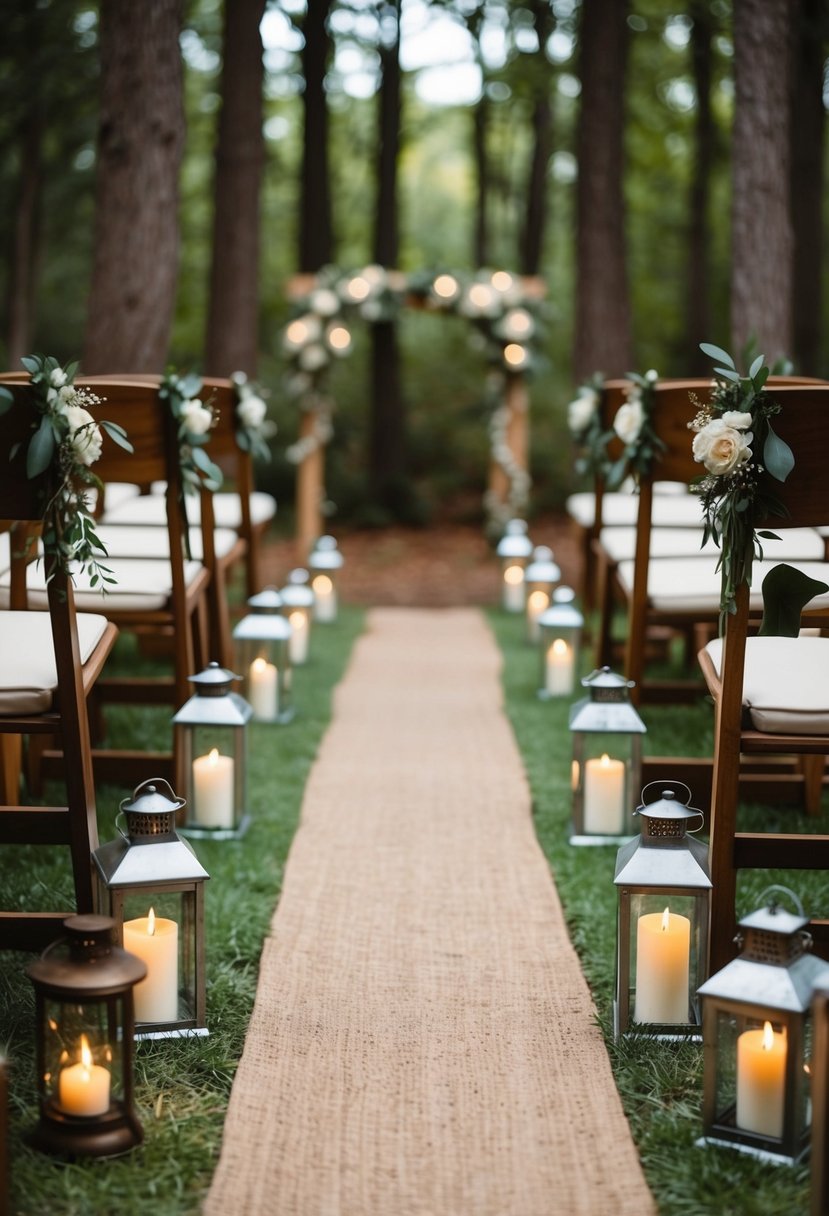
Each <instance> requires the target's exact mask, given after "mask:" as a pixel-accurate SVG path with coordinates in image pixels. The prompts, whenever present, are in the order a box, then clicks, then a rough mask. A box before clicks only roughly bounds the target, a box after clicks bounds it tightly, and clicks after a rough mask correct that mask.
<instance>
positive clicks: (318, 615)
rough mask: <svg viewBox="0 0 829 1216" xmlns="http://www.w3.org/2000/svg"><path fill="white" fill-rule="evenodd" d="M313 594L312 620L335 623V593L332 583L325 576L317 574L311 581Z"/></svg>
mask: <svg viewBox="0 0 829 1216" xmlns="http://www.w3.org/2000/svg"><path fill="white" fill-rule="evenodd" d="M311 589H312V590H313V592H314V620H315V621H323V622H327V621H336V619H337V591H336V588H335V587H334V582H333V580H332V579H330V578H329V577H328V575H327V574H317V575H316V576H315V577H314V579H313V580H312V581H311Z"/></svg>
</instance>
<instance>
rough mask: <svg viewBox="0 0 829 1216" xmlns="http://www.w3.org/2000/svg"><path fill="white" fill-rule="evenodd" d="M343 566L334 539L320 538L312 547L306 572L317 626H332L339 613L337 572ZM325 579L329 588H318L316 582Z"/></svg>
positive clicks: (328, 537) (331, 537)
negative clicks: (312, 597)
mask: <svg viewBox="0 0 829 1216" xmlns="http://www.w3.org/2000/svg"><path fill="white" fill-rule="evenodd" d="M343 564H344V558H343V555H342V553H341V552H340V550H339V549H338V548H337V541H336V538H335V537H333V536H321V537H319V539H318V540H317V543H316V544H315V545H314V547H313V549H312V550H311V553H310V554H309V557H308V572H309V574H310V577H311V591H312V592H313V596H314V608H313V615H314V620H315V621H317V622H319V624H321V625H323V624H333V623H334V622H335V621H336V619H337V614H338V611H339V591H338V587H337V584H338V582H339V577H338V576H339V572H340V570H341V569H342V567H343ZM322 578H327V579H329V580H330V582H331V586H330V588H327V587H324V586H322V585H320V586H318V585H317V583H318V580H320V579H322Z"/></svg>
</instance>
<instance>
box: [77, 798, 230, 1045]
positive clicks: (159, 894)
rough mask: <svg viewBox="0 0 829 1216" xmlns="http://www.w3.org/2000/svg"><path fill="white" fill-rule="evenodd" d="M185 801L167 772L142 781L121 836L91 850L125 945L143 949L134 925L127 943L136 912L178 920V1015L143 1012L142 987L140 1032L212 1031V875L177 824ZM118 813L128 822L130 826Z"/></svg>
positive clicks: (126, 806) (125, 807) (125, 811)
mask: <svg viewBox="0 0 829 1216" xmlns="http://www.w3.org/2000/svg"><path fill="white" fill-rule="evenodd" d="M183 806H184V799H183V798H177V797H176V795H175V794H174V793H173V790H172V789H171V787H170V786H169V784H168V783H167V782H166V781H165V780H164V779H163V778H161V777H155V778H150V779H149V780H147V781H143V782H142V783H141V785H139V786H138V787H137V788H136V789H135V790H134V791H133V794H132V797H131V798H125V799H124V800H123V801H122V802H121V803H120V806H119V809H118V814H117V815H116V817H115V826H116V827H117V828H118V832H119V835H118V838H117V839H115V840H111V841H108V842H107V843H106V844H103V845H100V846H99V847H98V848H97V849H96V850H95V852H94V853H93V854H92V858H93V861H94V862H95V867H96V869H97V871H98V886H99V904H100V906H101V907H105V908H106V909H107V911H108V914H109V915H110V916H111V917H112V919H113V920H114V921H115V926H116V931H117V934H118V944H119V945H120V946H122V947H123V946H126V948H127V949H132V950H133V951H135V950H136V934H137V929H136V928H135V926H134V925H133V932H132V934H131V935H130V936H131V940H130V941H129V942H125V937H126V934H125V929H124V925H125V924H127V926H128V927H129V926H130V922H134V921H135V918H136V915H139V916H140V917H141V918H143V917H144V916H145V915H146V912H147V910H148V909H149V908H150V907H152V908H153V909H155V908H156V907H157V908H159V909H160V911H159V916H160V917H161V918H162V919H163V920H169V919H172V920H174V921H175V923H176V925H177V926H178V928H177V934H176V937H177V948H176V962H177V967H176V994H177V995H176V1000H175V1004H176V1006H177V1012H176V1015H175V1016H174V1017H163V1018H153V1019H149V1018H144V1017H142V1013H143V1012H144V1009H143V1006H144V1005H145V1000H144V997H143V993H142V990H141V988H140V986H139V988H138V989H137V990H136V993H135V999H134V1015H135V1036H136V1038H138V1039H163V1038H167V1039H169V1038H187V1037H190V1036H206V1035H207V1034H208V1030H207V1023H206V1013H207V1000H206V981H205V970H206V950H205V940H204V883H205V882H206V881H207V879H209V877H210V875H209V874H208V872H207V870H205V868H204V866H203V865H202V864H201V862H200V861H199V859H198V857H197V856H196V854H195V852H194V850H193V847H192V845H190V843H189V842H188V841H186V840H183V839H182V838H181V836H179V834H178V832H177V831H176V826H175V819H176V813H177V812H178V811H179V810H180V809H181V808H182V807H183ZM119 820H123V821H124V822H125V824H126V827H125V828H124V827H122V826H121V824H120V823H119ZM167 913H172V915H171V916H168V915H167ZM139 940H140V939H139ZM148 953H149V954H150V956H151V952H150V951H149V950H148ZM139 957H141V956H140V955H139ZM145 961H146V960H145ZM182 1010H183V1012H182Z"/></svg>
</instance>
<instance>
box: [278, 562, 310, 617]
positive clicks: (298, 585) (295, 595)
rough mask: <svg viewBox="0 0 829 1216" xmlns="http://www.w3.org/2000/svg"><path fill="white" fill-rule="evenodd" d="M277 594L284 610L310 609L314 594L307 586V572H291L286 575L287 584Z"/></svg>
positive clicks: (298, 570)
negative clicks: (280, 598) (280, 597)
mask: <svg viewBox="0 0 829 1216" xmlns="http://www.w3.org/2000/svg"><path fill="white" fill-rule="evenodd" d="M279 594H280V595H281V596H282V604H283V607H284V608H311V607H312V606H313V603H314V593H313V591H312V590H311V588H310V587H309V586H308V571H307V570H302V569H297V570H292V571H291V573H290V574H289V575H288V582H287V583H286V584H285V586H284V587H283V588H282V590H281V591H280V593H279Z"/></svg>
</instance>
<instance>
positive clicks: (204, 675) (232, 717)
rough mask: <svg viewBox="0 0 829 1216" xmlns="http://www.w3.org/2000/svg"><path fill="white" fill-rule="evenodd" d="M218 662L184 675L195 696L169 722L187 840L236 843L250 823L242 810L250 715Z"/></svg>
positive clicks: (230, 674) (230, 676) (244, 806)
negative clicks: (181, 776) (180, 767)
mask: <svg viewBox="0 0 829 1216" xmlns="http://www.w3.org/2000/svg"><path fill="white" fill-rule="evenodd" d="M240 678H241V677H240V676H237V675H235V674H234V673H233V672H232V671H227V670H226V669H225V668H224V667H220V666H219V664H218V663H210V664H209V666H208V667H207V668H206V669H205V670H204V671H202V672H199V674H198V675H195V676H190V677H189V679H190V683H191V684H195V686H196V692H195V694H194V695H193V696H192V697H191V698H190V700H189V701H186V702H185V703H184V705H182V707H181V709H180V710H179V711H178V712H177V713H176V715H175V716H174V718H173V726H174V728H175V731H176V747H177V750H179V749H180V750H179V754H180V755H181V756H182V757H183V764H184V772H185V774H186V781H187V787H186V790H185V799H184V801H185V803H186V805H187V818H186V820H185V822H184V825H183V827H182V831H183V832H184V833H185V834H186V835H188V836H194V837H204V838H208V837H209V838H211V839H213V840H238V839H239V838H240V837H241V836H243V835H244V834H245V832H246V831H247V829H248V826H249V824H250V816H249V814H248V811H247V725H248V723H249V722H250V720H251V718H252V717H253V710H252V709H251V707H250V705H249V704H248V703H247V701H246V700H245V699H244V698H243V697H240V696H239V694H238V693H235V692H232V691H231V685H232V683H233V681H234V680H238V679H240Z"/></svg>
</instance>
